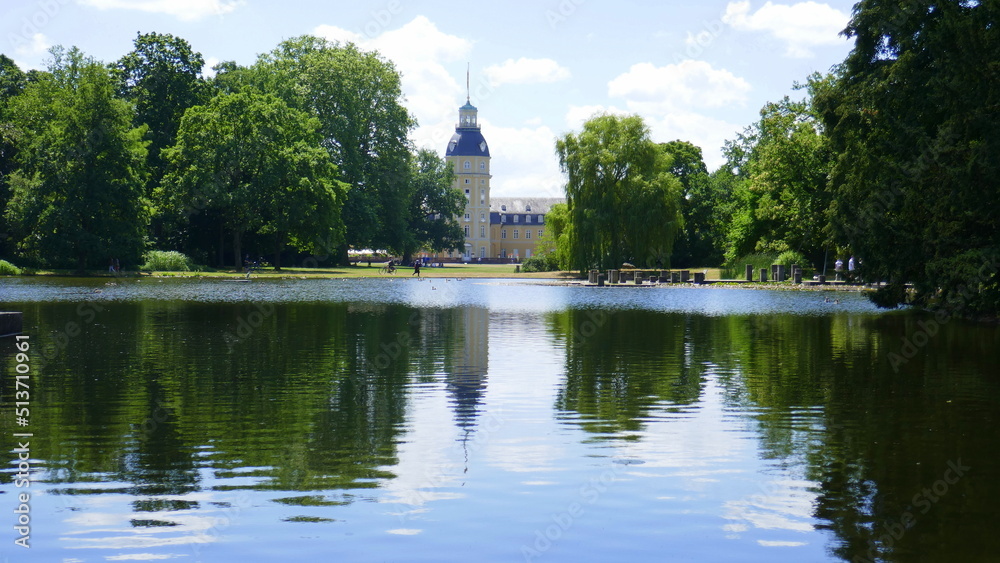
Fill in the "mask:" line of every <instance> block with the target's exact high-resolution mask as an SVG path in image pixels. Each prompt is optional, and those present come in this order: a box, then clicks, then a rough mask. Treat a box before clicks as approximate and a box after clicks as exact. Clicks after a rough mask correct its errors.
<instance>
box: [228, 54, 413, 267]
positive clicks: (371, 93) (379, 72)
mask: <svg viewBox="0 0 1000 563" xmlns="http://www.w3.org/2000/svg"><path fill="white" fill-rule="evenodd" d="M226 80H227V83H228V84H229V86H230V87H243V88H246V87H253V88H257V89H258V90H260V91H264V92H268V93H271V94H274V95H276V96H278V97H280V98H281V99H283V100H284V101H285V102H286V103H287V104H288V105H289V106H291V107H293V108H297V109H299V110H302V111H305V112H306V113H308V114H309V115H311V116H313V117H316V118H317V119H318V120H319V133H320V136H321V138H322V145H323V147H325V148H326V149H327V150H328V151H329V153H330V157H331V158H332V159H333V162H334V163H335V164H336V165H337V167H338V168H339V170H340V177H341V179H342V180H343V181H344V182H346V183H347V184H348V185H349V186H350V188H349V193H348V196H349V197H348V198H347V201H346V203H345V207H344V222H345V227H346V239H345V242H346V244H347V245H351V246H354V247H356V248H405V247H406V246H407V245H408V239H409V237H410V234H409V233H408V232H407V228H408V226H409V219H410V213H409V207H410V205H411V203H412V201H413V198H412V197H411V189H412V185H411V184H410V182H409V180H410V143H409V140H408V138H407V136H408V134H409V132H410V130H411V129H412V128H413V127H414V126H415V125H416V121H415V120H414V119H413V117H412V116H411V115H410V114H409V112H408V111H407V110H406V108H405V107H403V94H402V88H401V85H400V76H399V73H398V72H397V71H396V68H395V67H394V66H393V64H392V63H391V62H389V61H387V60H385V59H384V58H383V57H382V56H381V55H379V54H378V53H377V52H366V51H361V50H360V49H358V48H357V47H356V46H355V45H353V44H351V43H348V44H346V45H341V44H339V43H331V42H328V41H326V40H324V39H320V38H317V37H312V36H302V37H297V38H293V39H289V40H287V41H284V42H282V43H281V44H280V45H279V46H278V47H277V48H276V49H274V50H273V51H271V52H270V53H267V54H264V55H261V56H260V58H259V60H258V62H257V63H256V64H255V65H254V66H253V67H252V68H250V69H247V70H246V71H244V72H239V71H236V72H235V73H234V74H231V75H230V76H229V77H228V78H227V79H226ZM241 83H242V84H244V85H245V86H240V84H241ZM234 85H235V86H234ZM343 257H344V258H345V259H346V246H344V248H343Z"/></svg>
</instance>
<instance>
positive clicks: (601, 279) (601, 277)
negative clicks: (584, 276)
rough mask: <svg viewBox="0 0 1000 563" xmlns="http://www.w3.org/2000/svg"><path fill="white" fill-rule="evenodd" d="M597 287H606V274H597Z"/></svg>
mask: <svg viewBox="0 0 1000 563" xmlns="http://www.w3.org/2000/svg"><path fill="white" fill-rule="evenodd" d="M597 287H604V274H597Z"/></svg>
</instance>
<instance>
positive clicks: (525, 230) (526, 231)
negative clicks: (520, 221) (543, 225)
mask: <svg viewBox="0 0 1000 563" xmlns="http://www.w3.org/2000/svg"><path fill="white" fill-rule="evenodd" d="M524 238H531V231H530V230H529V229H524Z"/></svg>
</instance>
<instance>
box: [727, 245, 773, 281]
mask: <svg viewBox="0 0 1000 563" xmlns="http://www.w3.org/2000/svg"><path fill="white" fill-rule="evenodd" d="M777 258H778V255H777V253H774V252H758V253H755V254H747V255H746V256H741V257H739V258H737V259H736V260H733V261H732V262H727V263H726V265H725V268H723V270H722V278H723V279H728V280H739V279H743V276H745V275H746V265H747V264H753V271H754V279H756V278H757V273H758V272H760V270H761V269H762V268H763V269H766V270H767V271H768V272H770V271H771V264H779V263H780V262H776V261H775V260H777ZM768 275H770V273H769V274H768Z"/></svg>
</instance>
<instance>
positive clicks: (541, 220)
mask: <svg viewBox="0 0 1000 563" xmlns="http://www.w3.org/2000/svg"><path fill="white" fill-rule="evenodd" d="M538 222H539V223H544V222H545V215H539V216H538Z"/></svg>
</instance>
